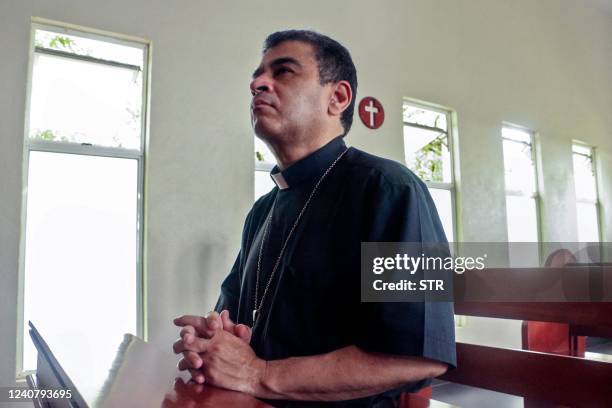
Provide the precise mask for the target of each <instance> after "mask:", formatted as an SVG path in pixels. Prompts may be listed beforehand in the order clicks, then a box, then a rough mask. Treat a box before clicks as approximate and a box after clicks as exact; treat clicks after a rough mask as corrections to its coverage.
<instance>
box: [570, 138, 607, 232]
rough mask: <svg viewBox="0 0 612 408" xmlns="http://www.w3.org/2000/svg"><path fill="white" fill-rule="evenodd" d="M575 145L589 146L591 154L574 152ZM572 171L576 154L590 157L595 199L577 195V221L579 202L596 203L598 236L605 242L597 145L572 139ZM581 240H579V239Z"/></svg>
mask: <svg viewBox="0 0 612 408" xmlns="http://www.w3.org/2000/svg"><path fill="white" fill-rule="evenodd" d="M574 146H578V147H582V148H587V149H589V152H590V154H589V155H585V154H582V153H577V152H574ZM571 152H572V173H573V172H574V171H575V169H574V167H573V164H574V155H580V156H586V157H589V158H590V159H591V168H592V169H593V181H594V182H595V200H589V199H586V198H578V196H575V198H576V222H578V205H577V204H578V203H582V204H592V205H595V214H596V215H597V238H598V239H599V242H603V241H604V240H603V228H602V218H603V217H602V213H601V211H602V206H601V198H600V195H599V177H598V175H599V172H598V171H597V159H596V158H597V149H596V147H595V146H592V145H590V144H588V143H584V142H581V141H578V140H572V151H571ZM575 183H576V178H575V176H574V184H575ZM575 194H576V186H575V185H574V195H575ZM577 227H578V226H577V225H576V233H577V232H578V229H577ZM576 238H577V240H578V239H579V237H578V236H577V237H576ZM578 242H579V241H578Z"/></svg>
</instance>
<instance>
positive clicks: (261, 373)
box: [250, 358, 272, 398]
mask: <svg viewBox="0 0 612 408" xmlns="http://www.w3.org/2000/svg"><path fill="white" fill-rule="evenodd" d="M253 365H254V368H255V370H254V371H255V378H254V381H253V384H252V387H251V392H250V394H251V395H253V396H254V397H257V398H271V395H272V392H271V389H270V386H269V383H270V378H269V375H270V374H269V370H268V367H269V364H268V361H266V360H264V359H261V358H256V359H255V360H254V361H253Z"/></svg>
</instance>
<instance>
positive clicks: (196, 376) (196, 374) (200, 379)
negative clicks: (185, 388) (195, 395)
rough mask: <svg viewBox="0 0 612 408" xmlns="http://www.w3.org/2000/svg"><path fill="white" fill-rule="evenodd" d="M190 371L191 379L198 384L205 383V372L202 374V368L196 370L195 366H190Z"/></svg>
mask: <svg viewBox="0 0 612 408" xmlns="http://www.w3.org/2000/svg"><path fill="white" fill-rule="evenodd" d="M189 373H190V374H191V379H192V380H193V381H195V382H196V383H197V384H204V381H205V378H204V374H202V372H201V371H200V370H194V369H193V368H190V369H189Z"/></svg>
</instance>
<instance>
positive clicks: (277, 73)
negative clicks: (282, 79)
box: [274, 67, 293, 76]
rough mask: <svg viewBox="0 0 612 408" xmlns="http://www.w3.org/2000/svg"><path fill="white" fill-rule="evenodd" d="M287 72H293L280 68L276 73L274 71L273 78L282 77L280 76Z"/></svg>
mask: <svg viewBox="0 0 612 408" xmlns="http://www.w3.org/2000/svg"><path fill="white" fill-rule="evenodd" d="M288 72H293V71H291V70H290V69H289V68H287V67H280V68H278V69H277V70H276V71H274V76H279V75H282V74H286V73H288Z"/></svg>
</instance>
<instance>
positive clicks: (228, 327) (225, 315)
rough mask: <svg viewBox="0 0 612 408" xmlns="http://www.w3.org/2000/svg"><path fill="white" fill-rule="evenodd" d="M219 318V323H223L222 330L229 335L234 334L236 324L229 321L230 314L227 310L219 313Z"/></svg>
mask: <svg viewBox="0 0 612 408" xmlns="http://www.w3.org/2000/svg"><path fill="white" fill-rule="evenodd" d="M219 317H220V318H221V322H222V323H223V330H225V331H228V332H230V333H235V331H234V330H235V327H236V324H235V323H234V322H233V321H232V319H230V314H229V311H228V310H223V311H221V314H220V315H219Z"/></svg>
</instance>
